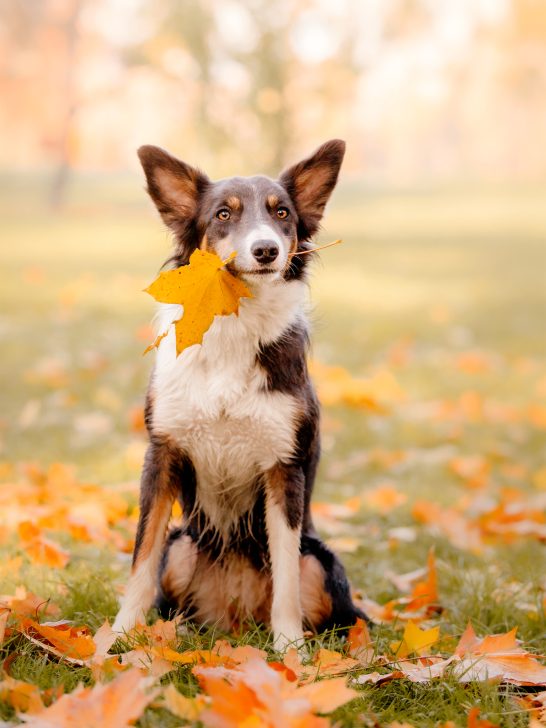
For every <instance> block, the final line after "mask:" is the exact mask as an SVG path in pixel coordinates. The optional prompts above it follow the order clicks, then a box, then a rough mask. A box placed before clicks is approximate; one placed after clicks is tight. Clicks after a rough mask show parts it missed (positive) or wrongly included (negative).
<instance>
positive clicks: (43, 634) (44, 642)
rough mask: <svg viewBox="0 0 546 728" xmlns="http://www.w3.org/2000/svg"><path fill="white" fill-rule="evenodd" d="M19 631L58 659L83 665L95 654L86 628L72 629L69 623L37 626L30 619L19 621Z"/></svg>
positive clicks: (62, 622)
mask: <svg viewBox="0 0 546 728" xmlns="http://www.w3.org/2000/svg"><path fill="white" fill-rule="evenodd" d="M19 628H20V629H21V631H22V632H23V633H24V634H25V635H26V637H27V638H28V639H29V640H30V641H31V642H33V643H34V644H35V645H38V646H40V647H42V648H43V649H45V650H46V651H47V652H51V653H52V654H54V655H57V656H58V657H63V658H65V659H68V660H71V661H75V662H78V663H80V664H83V661H84V660H86V659H87V658H89V657H91V656H92V655H93V654H94V652H95V649H96V648H95V643H94V641H93V637H92V636H91V632H90V630H89V628H88V627H85V626H83V627H72V626H70V623H69V622H66V621H61V622H49V623H46V622H44V623H42V624H39V623H38V622H35V621H34V620H32V619H28V618H23V619H21V620H20V627H19Z"/></svg>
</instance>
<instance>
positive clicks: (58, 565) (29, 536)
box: [18, 521, 70, 569]
mask: <svg viewBox="0 0 546 728" xmlns="http://www.w3.org/2000/svg"><path fill="white" fill-rule="evenodd" d="M18 530H19V537H20V539H21V545H22V547H23V549H24V551H25V553H26V554H27V556H28V557H29V559H30V560H31V561H32V563H34V564H44V565H46V566H51V567H52V568H55V569H62V568H64V567H65V566H66V565H67V563H68V562H69V560H70V554H69V553H68V552H67V551H65V550H64V549H63V548H61V547H60V546H59V544H56V543H55V542H54V541H51V540H50V539H48V538H46V537H45V536H44V535H43V533H42V531H41V530H40V529H39V528H37V527H36V526H35V525H34V524H32V523H30V522H28V521H23V522H22V523H20V524H19V528H18Z"/></svg>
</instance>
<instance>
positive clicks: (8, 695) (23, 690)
mask: <svg viewBox="0 0 546 728" xmlns="http://www.w3.org/2000/svg"><path fill="white" fill-rule="evenodd" d="M0 700H4V701H5V702H6V703H8V705H11V707H12V708H15V710H16V711H17V712H18V713H39V712H40V711H41V710H43V709H44V704H43V702H42V697H41V695H40V690H39V689H38V686H37V685H32V684H31V683H27V682H24V681H23V680H15V678H13V677H9V676H8V677H6V678H5V679H4V680H2V682H0Z"/></svg>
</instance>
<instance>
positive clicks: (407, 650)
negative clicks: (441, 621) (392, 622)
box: [391, 620, 440, 657]
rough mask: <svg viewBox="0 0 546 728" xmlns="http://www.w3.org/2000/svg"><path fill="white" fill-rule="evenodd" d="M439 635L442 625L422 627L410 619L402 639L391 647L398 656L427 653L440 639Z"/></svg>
mask: <svg viewBox="0 0 546 728" xmlns="http://www.w3.org/2000/svg"><path fill="white" fill-rule="evenodd" d="M439 637H440V627H432V628H431V629H421V628H420V627H419V626H418V625H416V624H415V623H414V622H412V621H411V620H410V621H409V622H408V623H407V625H406V628H405V629H404V635H403V637H402V641H401V642H393V643H392V644H391V649H392V651H393V652H394V653H395V654H396V656H397V657H407V656H408V655H411V654H412V653H414V652H415V653H416V654H417V655H425V654H426V653H427V652H429V651H430V647H431V646H432V645H433V644H434V643H435V642H437V641H438V639H439Z"/></svg>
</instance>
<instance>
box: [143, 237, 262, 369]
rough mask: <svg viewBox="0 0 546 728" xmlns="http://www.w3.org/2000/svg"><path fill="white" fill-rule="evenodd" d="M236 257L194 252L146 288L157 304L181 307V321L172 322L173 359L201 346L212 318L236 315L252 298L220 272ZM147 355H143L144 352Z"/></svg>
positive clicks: (157, 344) (233, 255)
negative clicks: (173, 334)
mask: <svg viewBox="0 0 546 728" xmlns="http://www.w3.org/2000/svg"><path fill="white" fill-rule="evenodd" d="M234 257H235V253H232V254H231V255H230V257H229V258H228V259H227V260H222V259H221V258H219V257H218V256H217V255H216V253H209V252H207V251H205V250H194V252H193V253H192V254H191V256H190V260H189V264H188V265H183V266H181V267H180V268H176V269H175V270H168V271H164V272H163V273H160V274H159V277H158V278H156V280H155V281H154V282H153V283H152V284H151V285H149V286H148V288H146V289H145V290H146V292H147V293H149V294H150V295H151V296H153V298H155V300H156V301H160V302H161V303H175V304H176V303H177V304H182V305H183V306H184V313H183V314H182V317H181V318H179V319H177V320H175V321H174V322H173V323H174V327H175V336H176V355H177V356H178V355H179V354H180V353H181V352H182V351H184V349H186V348H187V347H188V346H193V345H194V344H200V343H201V342H202V341H203V335H204V334H205V332H206V331H208V329H209V328H210V326H211V324H212V322H213V321H214V317H215V316H228V315H229V314H232V313H235V314H238V313H239V301H240V299H241V298H252V294H251V292H250V291H249V289H248V288H247V286H246V285H245V284H244V283H243V282H242V281H241V280H239V278H235V276H233V275H231V273H229V272H228V271H226V270H222V268H223V266H225V265H226V263H229V262H230V261H231V260H233V258H234ZM164 336H166V333H163V334H160V335H159V336H158V337H157V339H156V340H155V342H154V343H153V344H151V345H150V346H149V347H148V348H147V349H146V351H149V350H150V349H153V348H157V347H158V346H159V344H160V342H161V340H162V339H163V338H164ZM145 353H146V352H145Z"/></svg>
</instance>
